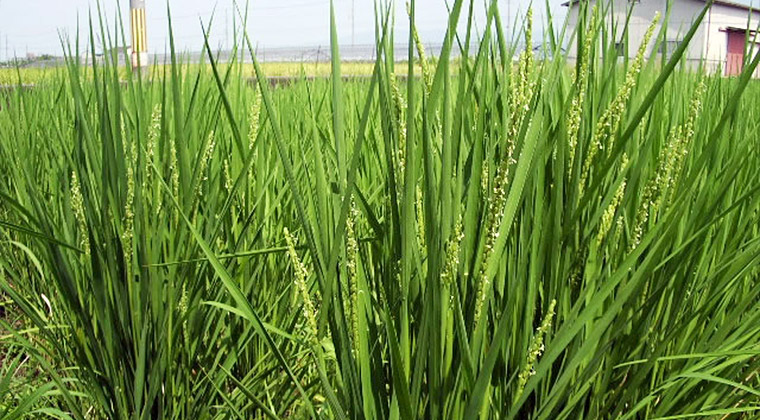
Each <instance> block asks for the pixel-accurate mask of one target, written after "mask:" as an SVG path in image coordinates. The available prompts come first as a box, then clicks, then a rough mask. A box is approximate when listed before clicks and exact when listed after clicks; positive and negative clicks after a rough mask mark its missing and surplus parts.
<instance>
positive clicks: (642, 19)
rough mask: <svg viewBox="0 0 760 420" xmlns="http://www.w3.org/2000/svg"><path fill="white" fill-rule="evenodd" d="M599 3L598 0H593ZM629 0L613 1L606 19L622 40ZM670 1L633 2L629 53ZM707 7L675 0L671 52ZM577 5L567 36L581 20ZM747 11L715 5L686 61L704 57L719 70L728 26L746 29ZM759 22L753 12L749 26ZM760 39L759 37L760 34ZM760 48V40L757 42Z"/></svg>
mask: <svg viewBox="0 0 760 420" xmlns="http://www.w3.org/2000/svg"><path fill="white" fill-rule="evenodd" d="M591 3H592V4H594V3H596V0H591ZM629 5H630V3H629V0H612V6H611V7H612V9H611V13H610V15H608V16H607V18H606V23H607V26H608V28H611V27H612V25H613V24H616V25H617V28H618V29H617V31H618V34H617V35H616V41H618V42H619V41H621V40H622V28H623V25H624V24H625V19H626V14H627V7H629ZM666 5H667V0H639V1H636V3H634V8H633V12H632V14H631V19H630V22H629V27H628V55H629V57H630V56H633V55H635V54H636V52H637V51H638V48H639V45H641V42H642V40H643V37H644V34H645V32H646V30H647V28H648V27H649V24H650V22H651V21H652V18H653V17H654V15H655V13H656V12H659V13H660V15H661V16H662V17H663V18H664V17H665V14H666V10H665V8H666ZM704 6H705V2H704V1H702V0H673V3H672V4H671V10H670V19H669V20H668V22H667V35H666V41H668V42H667V43H666V45H665V48H666V50H667V51H669V52H672V51H673V50H674V49H675V47H676V46H677V45H678V42H680V41H681V40H682V39H683V37H684V35H685V34H686V32H688V30H689V28H690V27H691V24H692V22H693V21H694V20H695V19H696V18H697V16H698V15H699V13H700V12H701V11H702V9H703V8H704ZM578 10H579V7H578V6H577V5H575V6H571V7H570V10H568V30H567V36H568V37H569V36H571V35H572V33H573V32H574V30H575V25H576V24H577V21H578ZM748 16H749V11H748V10H743V9H740V8H736V7H731V6H727V5H721V4H718V5H713V7H712V8H711V9H710V11H708V13H707V15H705V19H704V20H703V21H702V23H701V24H700V26H699V29H698V30H697V32H696V33H695V34H694V38H692V40H691V43H690V44H689V48H688V49H687V51H686V58H687V61H688V62H690V63H691V64H693V65H697V64H698V63H699V62H700V61H701V60H702V59H703V58H704V59H705V62H706V64H707V66H708V67H709V68H710V69H713V70H715V69H717V68H719V67H724V66H725V59H726V47H727V42H728V39H727V35H726V32H725V28H726V27H734V28H746V27H747V18H748ZM758 23H760V11H758V12H753V13H752V17H751V22H750V29H758ZM662 24H663V22H662V21H661V22H660V24H659V26H658V28H657V29H656V32H655V34H658V33H659V32H660V30H661V27H662ZM758 40H759V41H760V36H759V37H758ZM652 44H653V41H650V46H649V47H648V51H647V53H648V54H650V55H651V53H652V52H653V51H652V48H653V45H652ZM757 45H758V47H760V43H758V44H757ZM568 51H569V55H570V56H573V57H574V56H575V53H576V48H575V40H574V39H572V40H570V42H569V43H568Z"/></svg>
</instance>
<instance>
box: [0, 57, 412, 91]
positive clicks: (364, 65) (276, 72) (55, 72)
mask: <svg viewBox="0 0 760 420" xmlns="http://www.w3.org/2000/svg"><path fill="white" fill-rule="evenodd" d="M373 65H374V63H373V62H357V61H349V62H344V63H342V64H341V73H342V74H344V75H352V76H363V75H367V76H368V75H371V74H372V69H373ZM199 66H200V65H199V64H198V65H196V64H192V65H189V66H186V67H185V71H197V69H198V67H199ZM207 67H208V66H207ZM262 68H263V70H264V73H266V75H267V76H273V77H297V76H300V75H306V76H317V77H320V76H329V75H330V72H331V68H332V67H331V64H330V63H327V62H319V63H313V62H311V63H310V62H302V63H297V62H269V63H262ZM64 70H65V68H62V67H59V68H46V69H39V68H22V69H19V70H17V69H0V85H15V84H18V83H19V81H20V82H21V83H22V84H33V83H40V82H44V81H46V80H52V79H56V78H57V76H60V75H61V73H62V72H63V71H64ZM80 70H81V69H80ZM208 70H209V71H210V67H208ZM84 71H88V68H84ZM122 71H126V70H125V69H123V70H122ZM151 71H154V72H155V71H163V66H153V67H152V68H151ZM243 71H244V73H246V74H250V75H251V76H253V74H254V70H253V65H251V64H245V68H244V70H243ZM395 72H396V74H406V73H407V64H406V63H404V62H399V63H396V65H395Z"/></svg>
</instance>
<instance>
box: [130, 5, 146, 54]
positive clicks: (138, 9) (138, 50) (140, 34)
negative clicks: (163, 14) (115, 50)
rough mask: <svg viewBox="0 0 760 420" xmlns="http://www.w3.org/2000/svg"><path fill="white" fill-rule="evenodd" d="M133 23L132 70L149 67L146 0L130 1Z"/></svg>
mask: <svg viewBox="0 0 760 420" xmlns="http://www.w3.org/2000/svg"><path fill="white" fill-rule="evenodd" d="M129 7H130V9H131V12H132V13H131V22H132V68H137V67H140V66H143V67H145V66H147V65H148V28H147V22H146V20H145V0H129Z"/></svg>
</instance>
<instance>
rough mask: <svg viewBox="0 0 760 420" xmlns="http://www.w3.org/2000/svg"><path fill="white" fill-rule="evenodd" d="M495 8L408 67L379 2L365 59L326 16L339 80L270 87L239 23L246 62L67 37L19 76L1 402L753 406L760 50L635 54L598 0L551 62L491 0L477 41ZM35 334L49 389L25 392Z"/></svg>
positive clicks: (5, 149) (427, 410)
mask: <svg viewBox="0 0 760 420" xmlns="http://www.w3.org/2000/svg"><path fill="white" fill-rule="evenodd" d="M467 6H470V7H467ZM475 7H476V6H475V5H473V4H466V3H465V2H464V1H462V0H457V1H454V2H452V5H451V16H450V20H449V24H448V31H447V33H446V36H445V38H444V46H443V49H442V52H441V54H440V56H439V57H437V59H436V60H429V59H427V58H426V57H425V55H424V53H423V52H422V51H421V48H420V47H418V46H417V44H418V43H417V42H415V41H416V39H415V35H414V33H415V31H414V30H412V31H410V38H409V45H410V47H409V51H408V54H407V57H406V59H407V75H408V76H412V77H406V78H401V77H397V76H396V71H395V68H396V63H397V60H396V57H394V51H393V45H395V43H394V37H393V30H392V24H391V23H392V22H391V19H390V18H389V17H390V16H391V11H392V7H390V5H388V4H383V3H378V5H377V16H378V17H377V23H376V28H375V29H376V33H377V43H376V49H377V50H376V52H377V54H376V57H377V58H376V60H375V61H374V62H373V63H372V69H371V72H370V74H371V77H369V78H366V79H358V80H344V79H343V78H342V77H341V73H340V70H339V69H341V66H343V69H344V70H345V69H346V67H345V66H344V63H342V62H341V61H340V55H339V49H338V46H337V42H336V40H337V39H338V36H337V30H338V29H339V28H337V27H336V26H335V25H334V24H333V25H332V34H331V35H332V40H333V45H332V51H331V53H332V55H333V57H334V60H333V62H332V63H331V73H330V78H329V79H309V78H306V77H301V78H298V80H296V81H295V82H294V83H292V84H290V85H288V86H271V85H270V84H269V83H268V82H267V79H266V75H267V74H266V67H264V66H262V65H261V64H260V63H259V62H258V61H257V60H256V56H255V54H254V49H253V47H252V41H251V40H250V38H249V37H248V36H246V35H245V34H244V33H242V32H236V33H237V34H238V36H237V38H236V42H235V45H237V46H238V48H239V49H241V50H243V51H244V52H245V53H246V54H247V57H249V58H250V59H251V61H253V63H252V64H251V65H244V64H242V63H239V62H232V63H227V64H225V65H221V64H220V63H217V62H216V60H215V55H214V54H213V52H212V51H211V50H210V48H208V45H207V46H206V51H205V52H206V54H207V57H206V58H205V60H206V62H205V63H204V65H203V66H196V65H190V64H188V63H185V62H183V61H182V60H181V58H180V57H179V56H178V54H176V52H175V51H174V49H173V46H172V48H170V50H171V57H172V62H171V63H170V65H168V66H164V67H160V68H157V69H153V70H152V71H151V72H149V74H147V75H145V74H139V73H132V72H130V71H129V70H127V69H120V68H119V67H118V65H117V64H118V63H116V62H114V61H113V59H112V58H106V59H105V61H104V62H102V63H100V62H94V63H92V67H89V68H83V67H82V66H81V65H80V64H78V63H80V59H79V57H77V56H76V53H72V54H71V55H70V56H69V57H68V59H69V61H68V65H67V67H66V68H65V69H64V70H65V71H62V72H61V73H60V74H58V75H57V76H55V77H56V79H55V80H56V81H57V83H51V84H42V85H40V86H38V87H37V88H35V89H27V90H22V89H19V90H13V91H11V92H10V94H8V95H6V96H4V97H3V100H4V101H6V102H5V104H4V106H3V109H2V111H0V133H2V134H0V135H1V136H2V141H0V170H2V173H4V174H7V176H5V177H3V178H1V179H0V235H1V236H0V238H1V239H0V241H1V243H0V290H2V293H3V296H5V297H3V298H2V299H3V300H4V301H8V302H12V304H13V306H14V308H15V311H16V313H17V314H20V315H22V316H23V320H24V321H23V322H24V323H25V324H24V325H25V326H24V327H23V328H20V327H18V326H13V325H10V324H9V323H8V322H5V323H4V324H3V328H2V329H0V331H10V333H9V334H5V335H4V336H3V341H4V343H3V351H4V352H5V353H7V354H9V355H10V356H9V357H5V358H4V359H3V360H10V362H9V363H8V364H5V363H4V365H3V368H2V370H0V414H1V415H2V416H5V417H9V418H23V417H24V416H26V417H28V418H33V417H34V416H40V415H46V416H48V417H54V418H62V419H124V420H127V419H129V420H131V419H148V418H151V419H187V418H196V419H232V418H234V419H259V418H261V419H263V418H271V419H279V418H283V419H284V418H335V419H378V420H379V419H412V418H430V419H449V418H456V419H460V418H461V419H471V418H484V419H485V418H492V419H517V418H530V419H575V418H610V419H611V418H615V419H617V418H621V419H637V418H648V419H658V418H660V419H662V418H687V417H698V416H699V417H708V418H710V417H714V418H722V417H725V418H753V417H756V416H757V414H758V406H760V402H759V401H758V395H760V392H759V391H758V390H757V388H758V383H757V382H758V377H757V372H758V369H760V359H758V353H760V348H758V344H757V343H758V342H760V330H759V329H758V328H757V327H756V326H757V325H758V324H757V321H758V319H759V318H760V300H759V299H758V298H759V297H760V296H759V295H758V294H759V293H760V288H759V287H757V286H758V284H757V283H758V274H759V272H758V262H759V261H760V241H758V233H759V232H758V230H759V227H760V156H759V155H758V153H757V145H758V141H760V139H759V138H758V130H757V128H758V124H757V121H758V118H757V117H758V116H760V108H758V105H757V104H758V101H757V99H758V97H760V86H758V85H757V84H756V83H755V82H754V81H753V80H750V75H751V73H752V72H753V70H754V68H755V67H756V66H757V64H758V61H760V56H755V57H752V58H751V59H750V60H749V61H748V64H747V66H746V69H745V71H744V73H742V75H741V76H739V77H738V78H735V79H727V78H721V77H719V76H717V75H710V74H704V73H703V72H700V71H698V70H697V71H694V70H692V69H687V68H684V67H680V66H679V64H678V63H679V62H680V59H681V58H682V57H681V56H682V53H683V49H679V50H677V51H675V52H674V53H673V55H672V56H671V58H669V61H667V62H665V63H662V62H661V60H659V59H658V60H652V59H647V54H646V51H648V50H645V47H642V49H641V50H640V52H639V54H638V55H637V56H636V57H635V58H634V59H633V60H632V61H631V62H628V67H627V68H625V63H626V62H627V60H621V59H620V58H618V57H617V54H616V52H615V49H614V48H613V47H614V45H608V43H609V42H612V41H611V40H613V39H616V38H615V37H614V34H612V33H610V32H609V29H608V27H607V25H606V24H605V22H606V19H607V17H605V16H604V15H603V14H602V13H601V12H600V11H598V10H591V9H588V10H587V9H586V6H582V8H583V11H582V14H581V16H582V19H581V24H580V27H579V28H578V30H577V31H576V32H573V33H566V32H565V30H561V31H559V32H560V33H561V34H562V36H559V37H557V38H555V37H552V36H550V35H551V34H547V35H546V36H545V37H544V39H545V43H546V44H547V45H546V47H545V49H551V50H553V51H556V53H555V54H552V56H551V58H547V57H535V56H533V54H532V50H531V49H526V50H525V51H521V52H519V53H518V51H516V50H515V47H514V45H513V44H512V43H510V42H508V40H507V39H506V37H505V34H504V33H503V31H502V30H501V25H500V22H501V17H500V14H499V9H498V5H497V2H495V1H493V2H490V3H489V6H488V8H487V12H486V22H485V25H484V26H483V27H482V28H483V29H484V30H483V32H482V35H481V36H476V35H475V27H474V25H473V24H472V15H473V13H474V8H475ZM705 10H707V9H705ZM416 12H418V10H416V8H415V3H414V2H413V1H412V2H411V3H410V5H409V8H408V15H409V20H410V24H409V25H410V27H413V23H414V20H415V14H416ZM241 16H244V14H241ZM703 17H704V13H702V15H701V16H700V19H701V18H703ZM244 19H245V18H244V17H241V20H244ZM103 20H104V19H103ZM460 21H461V22H467V24H465V25H464V26H462V25H460ZM241 23H243V24H244V23H245V22H241ZM91 25H92V27H93V30H92V31H91V35H90V37H91V39H90V40H89V43H88V44H89V45H98V43H100V45H108V44H109V42H110V43H112V44H114V45H120V43H121V42H120V41H121V38H120V36H121V35H120V34H118V33H117V34H113V33H109V32H108V31H106V30H104V29H103V28H107V27H110V26H108V25H107V22H105V21H104V22H103V23H101V22H100V21H93V22H92V24H91ZM462 27H463V28H464V29H461V28H462ZM697 27H698V22H696V23H695V25H694V26H693V27H692V28H691V29H690V30H689V31H688V32H687V33H686V34H685V35H684V42H685V43H687V42H689V40H690V39H691V37H693V35H694V33H695V31H696V28H697ZM97 28H100V31H99V33H101V34H102V35H100V38H98V37H97V36H96V35H95V34H96V33H98V31H96V29H97ZM657 28H658V27H657V26H655V25H653V26H652V27H651V28H650V30H649V32H648V34H649V35H648V37H647V42H645V44H646V45H650V46H652V47H651V48H654V49H653V51H657V46H658V45H659V43H661V42H662V41H663V34H662V33H660V32H658V29H657ZM532 32H533V29H532V23H531V18H530V14H529V15H528V18H527V20H526V21H525V25H524V28H523V30H521V32H520V36H521V37H523V39H525V42H526V43H527V44H528V45H532V43H533V41H532V39H533V33H532ZM570 39H574V40H575V41H576V42H574V45H576V47H575V48H576V50H577V51H575V53H576V54H574V55H577V56H578V57H580V58H579V60H578V61H577V62H576V63H574V65H575V68H574V69H573V68H572V66H573V63H571V62H570V61H569V59H568V57H566V56H565V55H564V54H562V53H561V52H560V51H561V49H560V48H559V46H561V45H566V43H567V42H568V41H569V40H570ZM683 45H685V44H683ZM457 46H458V48H459V49H460V50H461V56H462V58H461V59H460V60H459V61H457V62H456V64H454V62H453V60H452V56H453V55H454V51H455V49H456V48H457ZM91 48H92V47H91ZM418 50H419V51H418ZM72 51H78V48H73V47H72ZM239 52H240V51H237V53H239ZM237 53H236V54H233V55H232V56H233V57H238V56H239V55H240V54H237ZM515 55H518V56H519V59H518V61H517V62H513V61H512V59H511V57H512V56H515ZM92 56H94V54H92ZM415 73H419V74H420V75H421V77H414V74H415ZM251 78H254V80H255V81H256V84H255V85H252V84H251V83H250V80H251ZM695 87H696V88H695ZM6 104H7V105H6ZM5 353H4V354H5ZM26 358H28V359H29V360H31V361H33V362H34V366H35V369H36V371H37V372H39V376H38V378H37V379H35V381H38V382H35V384H37V383H40V384H42V385H41V387H40V388H39V389H40V390H42V391H40V392H38V393H35V392H34V391H31V390H30V392H29V393H26V392H25V393H15V394H9V392H8V389H11V388H9V387H7V386H6V384H7V383H8V379H7V378H11V380H13V381H19V380H21V381H23V380H24V376H23V375H18V374H17V373H16V372H17V371H18V369H17V367H18V366H19V365H20V364H21V363H22V362H23V361H24V360H25V359H26ZM14 378H15V379H14ZM12 389H14V390H15V389H20V388H17V387H13V388H12ZM27 389H28V388H27ZM8 395H12V397H7V396H8ZM19 395H22V396H19ZM23 395H27V397H24V396H23Z"/></svg>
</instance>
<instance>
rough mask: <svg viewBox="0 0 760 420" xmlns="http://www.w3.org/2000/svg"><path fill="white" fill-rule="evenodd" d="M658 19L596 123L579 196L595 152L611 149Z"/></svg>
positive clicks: (582, 191) (657, 19)
mask: <svg viewBox="0 0 760 420" xmlns="http://www.w3.org/2000/svg"><path fill="white" fill-rule="evenodd" d="M659 20H660V14H659V13H656V14H655V16H654V18H653V19H652V23H651V24H650V25H649V27H648V28H647V31H646V33H645V34H644V38H643V40H642V41H641V45H640V46H639V50H638V52H637V53H636V58H635V59H634V60H633V62H632V63H631V67H630V68H629V69H628V73H626V75H625V81H624V82H623V86H621V88H620V90H618V93H617V95H616V96H615V98H614V99H613V100H612V103H610V105H609V106H608V107H607V109H606V110H605V111H604V113H603V114H602V116H601V118H599V121H598V122H597V124H596V128H595V130H594V137H593V138H592V140H591V145H590V146H589V149H588V154H587V155H586V160H585V161H584V163H583V169H582V172H581V178H580V182H579V184H578V189H579V192H580V193H579V194H578V196H579V197H580V196H582V195H583V193H584V191H585V187H586V182H587V181H588V178H589V175H590V172H591V166H592V165H593V163H594V158H595V157H596V154H597V152H598V151H599V150H603V149H605V148H606V149H607V154H608V155H609V153H610V152H611V151H612V150H611V146H612V144H613V143H614V141H613V140H614V135H615V132H617V130H618V127H619V125H620V121H621V120H622V118H623V114H624V113H625V108H626V103H627V102H628V99H629V98H630V97H631V93H632V92H633V88H634V87H635V86H636V79H637V77H638V75H639V73H640V72H641V68H642V66H643V63H644V55H645V53H646V49H647V47H648V46H649V41H650V39H651V38H652V35H653V34H654V30H655V28H656V27H657V23H658V22H659Z"/></svg>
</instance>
